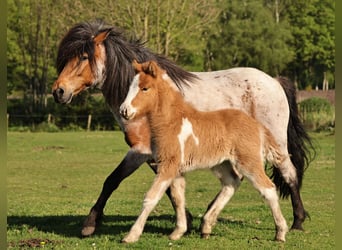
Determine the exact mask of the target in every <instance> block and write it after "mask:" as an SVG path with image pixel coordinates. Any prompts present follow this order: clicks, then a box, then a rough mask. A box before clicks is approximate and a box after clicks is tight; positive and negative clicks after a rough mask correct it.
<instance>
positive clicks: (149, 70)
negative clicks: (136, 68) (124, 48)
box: [147, 61, 158, 77]
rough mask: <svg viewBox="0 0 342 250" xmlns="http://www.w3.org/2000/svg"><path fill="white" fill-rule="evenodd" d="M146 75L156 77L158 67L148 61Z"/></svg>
mask: <svg viewBox="0 0 342 250" xmlns="http://www.w3.org/2000/svg"><path fill="white" fill-rule="evenodd" d="M147 73H148V74H150V75H151V76H153V77H157V73H158V65H157V63H156V62H154V61H150V62H149V63H148V66H147Z"/></svg>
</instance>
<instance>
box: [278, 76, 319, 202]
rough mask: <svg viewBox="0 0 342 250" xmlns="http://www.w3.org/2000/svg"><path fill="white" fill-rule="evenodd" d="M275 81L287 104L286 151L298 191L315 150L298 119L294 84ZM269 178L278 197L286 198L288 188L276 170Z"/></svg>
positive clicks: (281, 78)
mask: <svg viewBox="0 0 342 250" xmlns="http://www.w3.org/2000/svg"><path fill="white" fill-rule="evenodd" d="M276 79H277V80H278V81H279V83H280V84H281V86H282V87H283V89H284V91H285V94H286V97H287V102H288V104H289V109H290V117H289V123H288V127H287V149H288V152H289V154H290V156H291V161H292V163H293V165H294V166H295V168H296V172H297V181H298V189H300V188H301V186H302V180H303V176H304V171H305V169H306V168H307V167H308V166H309V163H310V162H311V161H312V160H313V159H314V156H315V150H314V148H313V144H312V142H311V138H310V136H309V135H308V133H307V132H306V131H305V129H304V125H303V123H302V121H301V120H300V117H299V113H298V107H297V101H296V88H295V86H294V84H293V83H292V82H291V81H290V80H289V79H288V78H285V77H277V78H276ZM271 178H272V179H273V181H274V183H275V185H276V186H277V188H278V190H279V194H280V197H282V198H287V197H288V196H289V195H290V187H289V185H288V184H287V183H286V182H285V181H284V179H283V177H282V175H281V173H280V171H279V169H278V168H276V167H273V174H272V176H271Z"/></svg>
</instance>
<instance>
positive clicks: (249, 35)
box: [7, 0, 335, 127]
mask: <svg viewBox="0 0 342 250" xmlns="http://www.w3.org/2000/svg"><path fill="white" fill-rule="evenodd" d="M7 2H8V3H7V7H8V25H7V61H8V64H7V76H8V81H7V86H8V87H7V90H8V94H12V95H14V96H15V97H16V98H18V96H16V95H17V93H18V92H20V93H23V97H22V102H21V104H22V105H23V106H22V107H21V109H22V111H23V113H22V114H23V115H30V116H32V117H35V116H38V115H39V114H41V115H43V116H44V115H46V114H47V113H48V112H50V110H51V109H56V112H57V113H58V114H59V113H61V112H62V111H61V109H62V108H61V109H60V108H51V105H53V104H52V103H50V99H49V98H50V91H51V85H52V83H53V81H54V80H55V79H56V77H57V74H56V70H55V59H56V52H57V46H58V43H59V41H60V40H61V39H62V37H63V35H64V34H65V33H66V32H67V31H68V29H69V28H71V26H73V25H74V24H76V23H78V22H81V21H90V20H94V19H96V18H101V19H104V20H105V21H106V22H108V23H110V24H113V25H117V26H119V27H122V28H123V30H125V31H126V33H127V35H128V36H131V37H137V38H140V39H141V40H142V41H146V46H147V47H149V48H151V49H152V50H153V51H155V52H156V53H161V54H164V55H166V56H168V57H169V58H171V59H173V60H175V61H176V62H177V63H178V64H179V65H181V66H182V67H184V68H185V69H187V70H191V71H203V70H216V69H217V70H219V69H224V68H229V67H235V66H243V67H246V66H251V67H256V68H260V69H261V70H263V71H265V72H267V73H269V74H271V75H273V76H275V75H278V74H282V75H286V76H288V77H290V78H292V80H294V81H295V82H296V83H297V85H298V88H300V89H305V88H306V87H308V86H312V88H315V87H316V86H318V87H320V88H321V86H322V84H323V82H327V81H328V82H329V85H330V86H331V87H334V86H335V82H334V81H335V78H334V71H335V60H334V54H335V43H334V40H335V35H334V24H335V1H333V0H307V1H295V0H243V1H237V0H228V1H223V0H186V1H184V0H173V1H171V0H165V1H162V0H140V1H138V0H132V1H126V0H117V1H105V0H100V1H93V0H65V1H55V0H8V1H7ZM20 97H21V96H20ZM82 98H83V97H81V99H82ZM85 98H91V97H90V95H86V96H85ZM89 102H92V101H91V100H90V101H89ZM54 105H55V106H57V105H56V104H54ZM72 105H77V106H78V105H80V106H83V107H79V110H78V111H79V112H78V111H77V112H76V110H77V109H78V108H77V107H75V108H69V107H63V108H64V109H65V111H63V112H72V111H75V113H82V112H81V111H80V110H84V105H85V104H84V103H82V102H80V103H76V102H75V103H73V104H72ZM87 112H88V109H87ZM56 115H57V114H56ZM72 116H74V115H72ZM44 119H45V118H40V119H38V118H37V119H36V120H34V122H35V123H40V122H42V121H43V120H44ZM72 119H73V120H72ZM72 119H71V120H72V121H70V122H73V123H75V119H76V118H75V117H74V118H72ZM99 119H100V118H99ZM58 120H59V121H60V122H61V123H64V122H66V119H62V118H58V119H57V122H58ZM99 124H101V123H98V127H101V125H99ZM57 125H58V124H57ZM25 126H26V125H25ZM58 126H59V125H58ZM63 126H64V124H63ZM82 127H83V125H82Z"/></svg>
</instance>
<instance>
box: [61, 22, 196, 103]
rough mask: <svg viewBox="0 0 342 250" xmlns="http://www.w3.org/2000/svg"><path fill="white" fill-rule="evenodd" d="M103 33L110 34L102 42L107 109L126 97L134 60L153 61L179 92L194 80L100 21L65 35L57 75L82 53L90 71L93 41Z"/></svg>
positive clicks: (162, 58) (80, 25) (72, 30)
mask: <svg viewBox="0 0 342 250" xmlns="http://www.w3.org/2000/svg"><path fill="white" fill-rule="evenodd" d="M106 30H110V33H109V35H108V37H107V38H106V40H105V41H104V46H105V48H106V56H107V59H106V80H105V82H104V84H103V87H102V92H103V94H104V96H105V98H106V101H107V102H108V104H109V105H110V106H111V107H113V108H118V107H119V105H120V104H121V103H122V102H123V100H124V99H125V97H126V95H127V92H128V89H129V85H130V83H131V82H132V80H133V77H134V75H135V72H134V69H133V66H132V62H133V60H134V59H136V60H137V61H138V62H144V61H148V60H155V61H157V62H158V65H159V66H160V67H162V68H163V69H165V70H166V71H167V74H168V75H169V76H170V78H171V79H172V80H173V82H174V83H175V84H176V85H177V87H178V88H179V89H180V90H182V86H184V85H188V82H189V81H192V80H194V79H196V76H195V75H194V74H192V73H190V72H188V71H185V70H183V69H182V68H180V67H179V66H177V65H176V64H175V63H174V62H172V61H170V60H169V59H167V58H166V57H164V56H162V55H159V54H155V53H153V52H151V51H150V50H149V49H148V48H146V47H145V46H144V43H143V42H141V40H140V39H134V38H131V39H127V38H126V36H125V35H124V33H123V31H122V30H121V29H119V28H117V27H114V26H109V25H107V24H105V23H104V22H103V21H101V20H95V21H93V22H82V23H79V24H76V25H75V26H74V27H72V28H71V29H70V30H69V32H68V33H67V34H66V35H65V37H64V38H63V39H62V41H61V43H60V45H59V48H58V55H57V65H56V66H57V72H58V74H60V73H61V71H62V70H63V68H64V67H65V65H66V63H67V62H68V61H69V60H70V59H72V58H74V57H76V56H78V57H81V56H82V54H83V53H84V52H86V53H87V54H88V58H89V62H90V65H91V68H92V70H94V68H95V67H94V66H95V63H96V62H95V57H94V44H93V37H94V36H96V35H97V34H99V33H101V32H103V31H106Z"/></svg>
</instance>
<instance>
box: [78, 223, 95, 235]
mask: <svg viewBox="0 0 342 250" xmlns="http://www.w3.org/2000/svg"><path fill="white" fill-rule="evenodd" d="M94 232H95V226H87V227H83V229H82V232H81V234H82V236H83V237H89V236H91V235H92V234H93V233H94Z"/></svg>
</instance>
